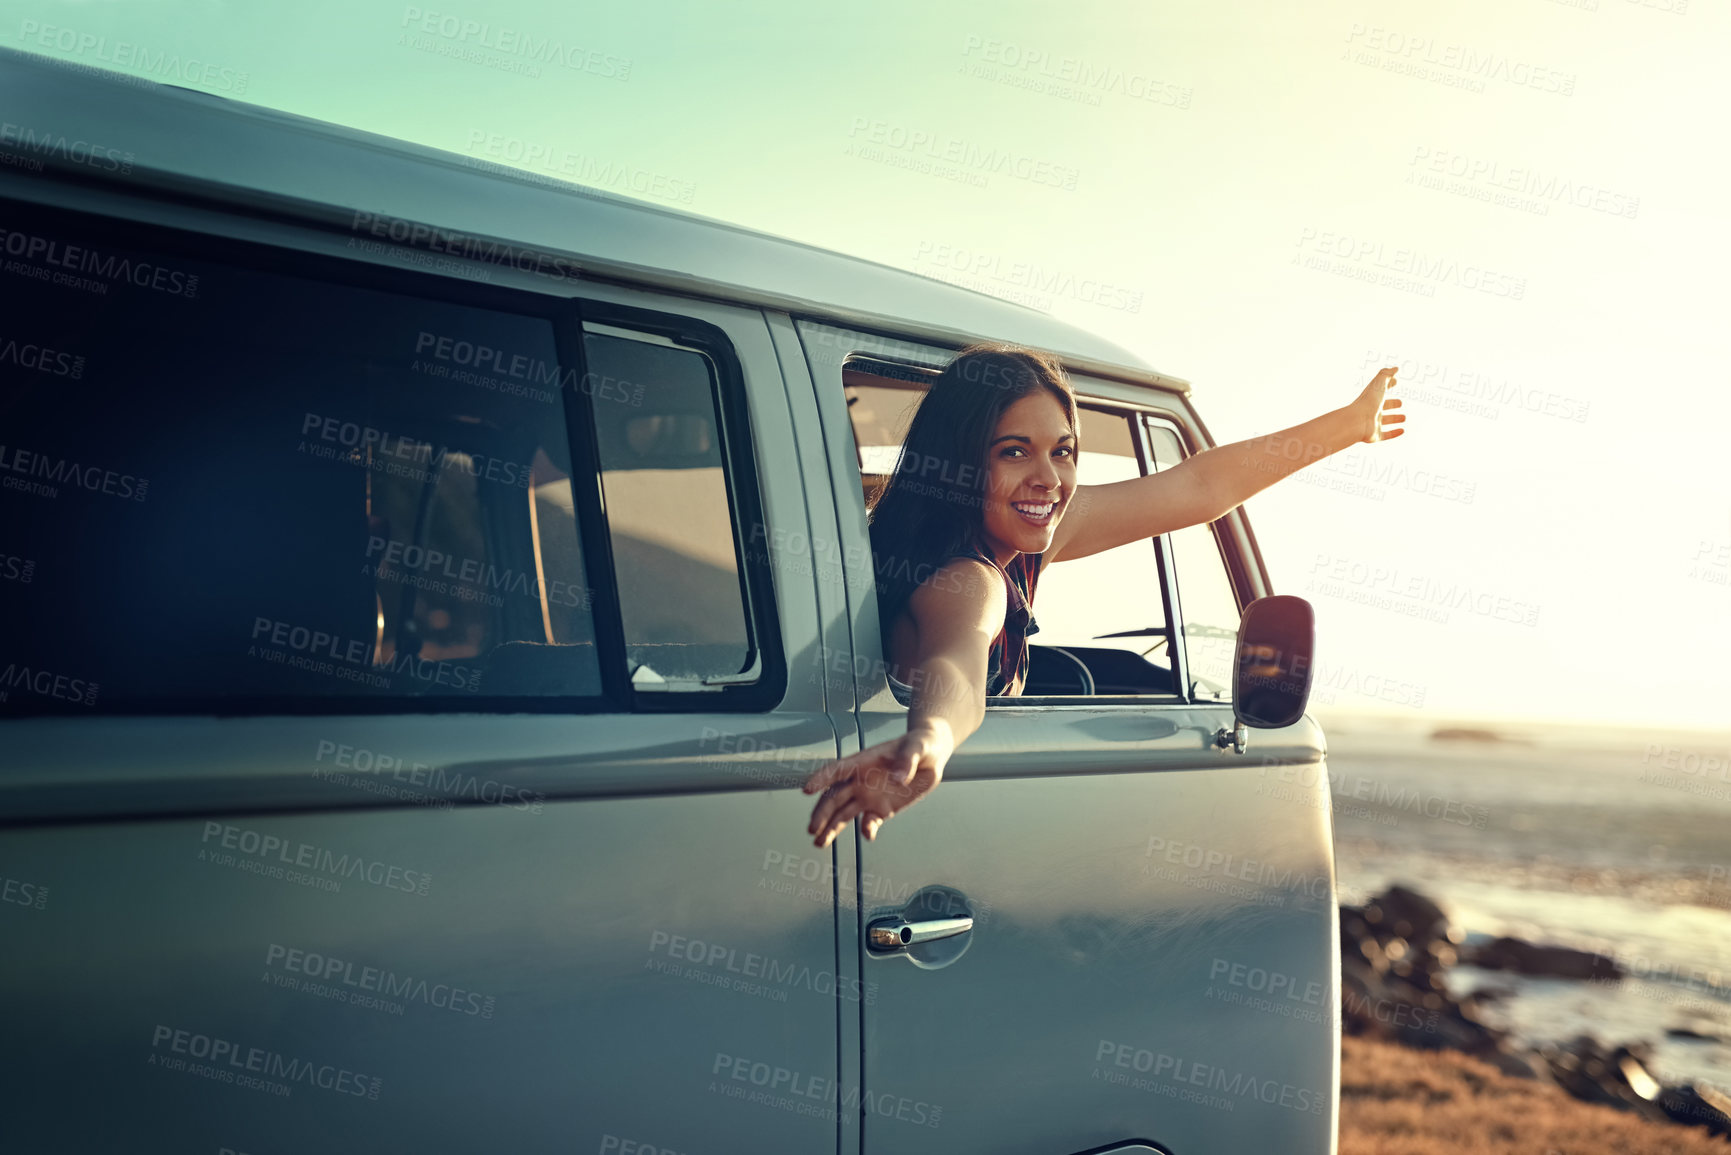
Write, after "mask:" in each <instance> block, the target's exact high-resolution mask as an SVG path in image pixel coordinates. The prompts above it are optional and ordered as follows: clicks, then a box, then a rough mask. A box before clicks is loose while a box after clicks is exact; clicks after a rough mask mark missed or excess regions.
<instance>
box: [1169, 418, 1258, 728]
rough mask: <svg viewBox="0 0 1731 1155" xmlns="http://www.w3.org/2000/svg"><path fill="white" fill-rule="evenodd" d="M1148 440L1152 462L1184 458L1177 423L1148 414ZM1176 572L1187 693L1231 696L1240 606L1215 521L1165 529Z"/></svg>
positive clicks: (1224, 698)
mask: <svg viewBox="0 0 1731 1155" xmlns="http://www.w3.org/2000/svg"><path fill="white" fill-rule="evenodd" d="M1146 421H1147V426H1148V443H1149V446H1150V448H1151V449H1152V451H1153V455H1154V463H1155V467H1156V468H1158V469H1170V468H1172V467H1173V466H1174V465H1177V464H1178V463H1179V462H1180V461H1182V460H1184V445H1183V442H1182V441H1181V440H1180V439H1179V437H1178V431H1177V428H1176V427H1174V426H1172V425H1170V424H1169V423H1167V422H1165V421H1161V420H1159V419H1157V418H1153V417H1150V418H1147V419H1146ZM1166 540H1167V541H1168V542H1170V543H1171V546H1170V547H1171V550H1172V562H1173V568H1174V569H1175V570H1176V571H1177V575H1178V607H1179V612H1180V615H1181V617H1182V620H1183V622H1184V630H1183V634H1184V649H1185V653H1186V654H1187V655H1188V658H1189V668H1190V681H1191V694H1190V696H1191V697H1194V698H1215V699H1219V700H1228V699H1230V698H1231V697H1232V669H1233V658H1234V656H1235V653H1236V646H1237V639H1238V623H1239V619H1240V616H1241V611H1240V609H1239V606H1238V596H1237V595H1236V594H1235V593H1233V591H1232V579H1231V577H1230V576H1229V575H1228V573H1227V570H1226V562H1225V559H1224V558H1223V557H1222V556H1221V553H1220V539H1219V538H1218V537H1216V536H1215V532H1214V526H1213V525H1212V524H1209V525H1191V526H1186V527H1185V528H1183V529H1180V530H1176V531H1174V532H1172V533H1169V534H1167V535H1166Z"/></svg>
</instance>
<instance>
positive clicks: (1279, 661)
mask: <svg viewBox="0 0 1731 1155" xmlns="http://www.w3.org/2000/svg"><path fill="white" fill-rule="evenodd" d="M1315 648H1316V614H1315V611H1313V610H1312V609H1311V606H1310V603H1309V602H1307V601H1305V600H1304V599H1303V598H1300V597H1294V596H1293V595H1291V594H1273V595H1270V596H1269V597H1265V598H1257V599H1256V600H1255V601H1253V602H1251V603H1250V604H1249V605H1248V606H1246V607H1245V609H1244V618H1243V620H1241V621H1240V622H1239V623H1238V650H1237V659H1236V661H1235V663H1234V669H1233V672H1232V713H1233V715H1234V716H1235V717H1236V718H1237V719H1238V721H1239V723H1240V724H1241V725H1244V726H1254V727H1256V728H1257V729H1259V730H1271V729H1278V728H1279V727H1281V726H1290V725H1292V724H1293V723H1294V722H1296V721H1298V720H1299V719H1300V718H1302V717H1304V706H1305V703H1306V702H1308V701H1309V700H1310V675H1311V657H1312V654H1313V653H1314V652H1315Z"/></svg>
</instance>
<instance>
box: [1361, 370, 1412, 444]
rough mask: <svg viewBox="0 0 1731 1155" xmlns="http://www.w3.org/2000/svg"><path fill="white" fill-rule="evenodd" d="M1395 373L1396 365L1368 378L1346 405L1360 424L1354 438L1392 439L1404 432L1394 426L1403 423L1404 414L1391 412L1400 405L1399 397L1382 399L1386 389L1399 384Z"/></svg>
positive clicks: (1368, 439)
mask: <svg viewBox="0 0 1731 1155" xmlns="http://www.w3.org/2000/svg"><path fill="white" fill-rule="evenodd" d="M1397 372H1399V368H1398V367H1397V366H1392V365H1391V366H1389V367H1388V368H1387V369H1384V370H1382V372H1380V373H1378V374H1377V375H1376V376H1375V377H1372V378H1371V379H1370V384H1369V385H1366V386H1365V387H1364V392H1363V393H1360V394H1359V395H1358V400H1357V401H1354V402H1353V403H1352V404H1351V405H1348V406H1347V409H1348V410H1349V411H1350V412H1351V413H1352V414H1353V415H1354V417H1355V418H1357V420H1358V421H1359V422H1361V423H1362V425H1363V427H1364V432H1363V434H1362V435H1361V436H1359V437H1357V438H1355V440H1356V441H1392V440H1393V439H1394V438H1396V437H1399V436H1400V435H1401V434H1402V433H1404V432H1406V430H1404V429H1401V428H1398V426H1399V425H1401V424H1403V423H1405V421H1406V416H1405V415H1404V414H1401V413H1396V412H1394V410H1396V409H1399V408H1400V398H1398V397H1390V398H1388V399H1387V400H1384V396H1385V395H1386V394H1387V393H1388V391H1389V390H1390V389H1393V388H1394V387H1395V386H1396V385H1398V384H1399V383H1400V382H1398V381H1396V380H1395V379H1394V375H1395V374H1396V373H1397Z"/></svg>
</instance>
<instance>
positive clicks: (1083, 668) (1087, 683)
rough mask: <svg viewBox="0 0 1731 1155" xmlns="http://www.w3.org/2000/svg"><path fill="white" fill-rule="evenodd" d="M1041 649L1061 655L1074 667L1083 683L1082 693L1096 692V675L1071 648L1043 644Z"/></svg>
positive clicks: (1078, 678)
mask: <svg viewBox="0 0 1731 1155" xmlns="http://www.w3.org/2000/svg"><path fill="white" fill-rule="evenodd" d="M1040 649H1042V650H1044V651H1045V652H1046V653H1048V654H1054V655H1057V656H1061V657H1062V658H1063V659H1064V660H1065V661H1066V662H1068V663H1069V664H1070V665H1071V666H1072V667H1074V669H1075V674H1076V679H1077V681H1079V682H1081V683H1082V689H1081V691H1080V692H1081V693H1082V694H1085V695H1092V694H1093V693H1094V675H1093V673H1092V672H1091V671H1090V670H1089V669H1088V663H1086V662H1084V661H1083V660H1082V659H1081V658H1078V657H1077V656H1076V655H1075V654H1072V653H1071V652H1070V651H1069V650H1066V649H1065V648H1064V647H1063V646H1041V647H1040Z"/></svg>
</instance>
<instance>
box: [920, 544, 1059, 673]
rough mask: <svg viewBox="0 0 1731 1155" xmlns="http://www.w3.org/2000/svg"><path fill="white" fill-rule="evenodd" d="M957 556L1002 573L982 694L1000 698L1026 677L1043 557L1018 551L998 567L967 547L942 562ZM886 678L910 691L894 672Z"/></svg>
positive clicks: (1034, 632) (1038, 630)
mask: <svg viewBox="0 0 1731 1155" xmlns="http://www.w3.org/2000/svg"><path fill="white" fill-rule="evenodd" d="M958 557H971V558H974V559H976V560H978V561H983V562H985V563H986V564H987V565H989V566H991V567H992V568H993V569H995V570H997V571H998V572H999V573H1001V574H1003V575H1004V593H1005V594H1006V595H1007V596H1008V599H1009V600H1008V604H1007V605H1006V606H1005V608H1004V628H1003V629H1001V630H999V631H998V635H997V637H995V638H993V639H992V645H991V649H989V650H988V651H987V652H986V697H988V698H996V697H1001V696H1003V695H1004V694H1006V693H1008V692H1009V690H1010V687H1011V686H1016V685H1018V683H1020V682H1022V681H1023V680H1025V679H1026V678H1027V676H1028V637H1029V635H1031V634H1037V633H1039V632H1040V625H1039V623H1038V622H1036V621H1035V620H1034V615H1033V602H1034V586H1035V584H1036V583H1037V582H1038V581H1039V580H1040V566H1041V565H1042V564H1044V562H1045V560H1046V557H1045V555H1044V554H1038V553H1019V554H1017V555H1016V556H1015V559H1014V560H1013V561H1011V562H1010V564H1009V566H1008V567H1005V568H1000V567H999V565H998V563H997V562H995V561H993V560H992V559H991V557H990V556H988V555H987V554H985V553H982V552H981V551H980V550H978V549H969V550H967V551H965V552H962V553H957V554H952V555H951V556H950V558H946V559H945V561H946V562H948V561H950V560H953V559H954V558H958ZM889 678H890V685H891V686H893V687H894V688H895V689H896V690H897V691H898V692H900V693H902V694H904V695H905V694H911V693H912V692H913V687H911V686H909V685H908V684H907V683H906V682H903V681H902V680H900V679H899V678H897V677H896V676H895V675H894V674H891V675H890V676H889Z"/></svg>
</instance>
